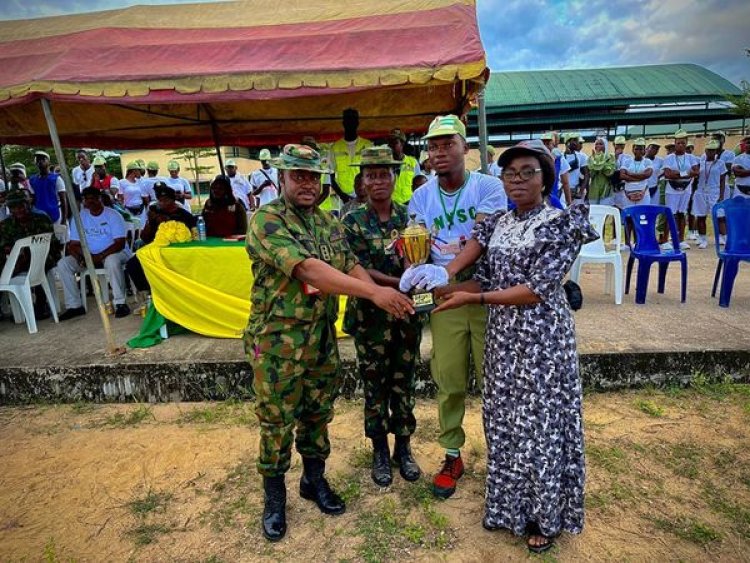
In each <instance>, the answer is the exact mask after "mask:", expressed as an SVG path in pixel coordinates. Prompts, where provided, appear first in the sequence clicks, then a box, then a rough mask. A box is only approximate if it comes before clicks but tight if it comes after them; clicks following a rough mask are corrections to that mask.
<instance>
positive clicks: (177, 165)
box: [167, 160, 180, 172]
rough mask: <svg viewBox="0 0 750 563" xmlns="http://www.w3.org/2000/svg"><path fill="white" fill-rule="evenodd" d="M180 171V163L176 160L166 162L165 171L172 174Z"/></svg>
mask: <svg viewBox="0 0 750 563" xmlns="http://www.w3.org/2000/svg"><path fill="white" fill-rule="evenodd" d="M179 169H180V163H179V162H177V161H176V160H170V161H169V162H167V170H169V171H170V172H172V171H173V170H179Z"/></svg>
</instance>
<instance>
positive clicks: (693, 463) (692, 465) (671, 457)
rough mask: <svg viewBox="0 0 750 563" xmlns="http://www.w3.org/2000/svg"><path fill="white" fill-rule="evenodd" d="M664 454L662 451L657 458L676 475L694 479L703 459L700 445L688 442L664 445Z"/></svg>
mask: <svg viewBox="0 0 750 563" xmlns="http://www.w3.org/2000/svg"><path fill="white" fill-rule="evenodd" d="M666 450H667V451H666V455H664V452H662V453H661V454H660V456H659V459H660V460H661V461H662V462H663V463H664V464H665V465H666V466H667V467H669V468H670V469H671V470H672V471H673V472H674V474H675V475H677V476H678V477H685V478H686V479H696V478H697V477H698V475H699V474H700V472H699V467H700V464H701V461H702V459H703V450H702V449H701V448H700V446H697V445H695V444H691V443H689V442H680V443H677V444H671V445H669V446H667V447H666Z"/></svg>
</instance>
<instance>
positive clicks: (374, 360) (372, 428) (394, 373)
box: [354, 319, 422, 438]
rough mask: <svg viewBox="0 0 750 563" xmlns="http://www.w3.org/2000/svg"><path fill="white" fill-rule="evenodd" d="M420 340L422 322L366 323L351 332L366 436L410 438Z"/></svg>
mask: <svg viewBox="0 0 750 563" xmlns="http://www.w3.org/2000/svg"><path fill="white" fill-rule="evenodd" d="M421 341H422V325H421V323H418V322H414V321H413V320H412V321H407V322H403V321H390V322H389V321H388V320H386V319H383V322H382V323H379V322H372V323H371V324H370V323H368V328H360V329H358V330H357V331H356V332H355V333H354V343H355V346H356V349H357V364H358V366H359V374H360V377H361V378H362V384H363V386H364V393H365V436H367V437H368V438H378V437H381V436H385V435H386V434H388V433H391V434H394V435H396V436H411V435H412V434H413V433H414V430H415V429H416V427H417V420H416V418H414V404H415V399H414V378H415V369H416V364H417V361H418V360H419V344H420V342H421Z"/></svg>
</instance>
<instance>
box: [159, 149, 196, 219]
mask: <svg viewBox="0 0 750 563" xmlns="http://www.w3.org/2000/svg"><path fill="white" fill-rule="evenodd" d="M167 171H168V172H169V178H165V179H164V183H165V184H167V186H169V187H170V188H172V189H173V190H174V193H175V195H176V196H177V199H176V200H175V201H177V204H178V205H181V206H182V207H183V208H184V209H185V211H190V212H191V213H192V209H191V208H190V200H191V199H192V198H193V190H192V189H191V188H190V182H188V181H187V180H186V179H185V178H182V177H181V176H180V163H179V162H177V161H176V160H170V161H169V162H167Z"/></svg>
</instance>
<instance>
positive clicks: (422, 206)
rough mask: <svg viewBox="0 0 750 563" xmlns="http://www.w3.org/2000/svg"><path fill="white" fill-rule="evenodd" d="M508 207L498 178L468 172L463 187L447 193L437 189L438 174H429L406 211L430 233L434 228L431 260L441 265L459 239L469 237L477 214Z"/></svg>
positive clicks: (454, 248) (451, 255)
mask: <svg viewBox="0 0 750 563" xmlns="http://www.w3.org/2000/svg"><path fill="white" fill-rule="evenodd" d="M441 196H442V197H441ZM507 207H508V198H507V197H506V195H505V190H504V189H503V185H502V182H500V180H498V179H497V178H493V177H492V176H488V175H486V174H479V173H477V172H471V173H470V175H469V179H468V180H467V182H466V184H464V186H463V188H461V189H459V190H456V191H455V192H453V193H450V194H449V193H446V192H444V191H443V190H441V189H440V185H439V184H438V178H437V177H431V178H430V179H429V180H428V181H427V183H426V184H425V185H423V186H422V187H421V188H419V189H418V190H417V191H415V192H414V194H413V195H412V196H411V200H410V201H409V214H410V215H411V214H416V216H417V217H416V219H417V221H421V222H424V223H425V224H426V225H427V228H428V229H430V230H431V231H433V234H434V230H437V237H435V239H434V241H433V242H434V244H433V246H432V249H431V256H432V261H433V263H435V264H439V265H441V266H444V265H446V264H447V263H448V262H450V261H451V260H453V258H455V256H456V253H457V252H456V251H457V250H458V245H459V244H460V242H461V239H462V238H463V240H464V241H467V240H469V238H471V230H472V229H473V228H474V222H475V219H476V216H477V214H479V213H483V214H485V215H490V214H491V213H494V212H495V211H497V210H499V209H507ZM451 219H453V221H452V224H451Z"/></svg>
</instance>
